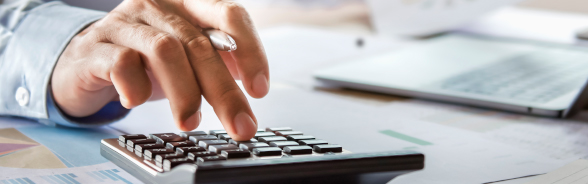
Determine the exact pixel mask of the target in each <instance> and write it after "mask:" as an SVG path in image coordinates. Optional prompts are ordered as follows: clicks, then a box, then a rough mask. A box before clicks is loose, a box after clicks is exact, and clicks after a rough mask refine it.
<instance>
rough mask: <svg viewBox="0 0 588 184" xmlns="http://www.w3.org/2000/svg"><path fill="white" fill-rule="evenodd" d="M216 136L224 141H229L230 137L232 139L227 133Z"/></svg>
mask: <svg viewBox="0 0 588 184" xmlns="http://www.w3.org/2000/svg"><path fill="white" fill-rule="evenodd" d="M218 138H219V139H222V140H225V141H229V140H231V139H232V138H231V136H230V135H229V134H220V135H219V136H218Z"/></svg>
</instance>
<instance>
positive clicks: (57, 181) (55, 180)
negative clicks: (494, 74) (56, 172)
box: [47, 175, 64, 184]
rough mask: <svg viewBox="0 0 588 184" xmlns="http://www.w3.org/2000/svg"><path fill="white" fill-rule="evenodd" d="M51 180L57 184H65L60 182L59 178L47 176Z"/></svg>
mask: <svg viewBox="0 0 588 184" xmlns="http://www.w3.org/2000/svg"><path fill="white" fill-rule="evenodd" d="M47 177H48V178H49V179H51V180H53V181H54V182H55V183H58V184H63V183H64V182H63V181H61V180H59V179H58V178H56V177H55V176H53V175H51V176H47Z"/></svg>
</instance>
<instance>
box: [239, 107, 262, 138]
mask: <svg viewBox="0 0 588 184" xmlns="http://www.w3.org/2000/svg"><path fill="white" fill-rule="evenodd" d="M255 132H257V124H255V122H254V121H253V119H251V116H249V114H247V113H245V112H240V113H239V114H237V116H235V133H237V134H238V135H240V136H247V135H248V134H252V133H255Z"/></svg>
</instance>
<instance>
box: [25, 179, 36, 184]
mask: <svg viewBox="0 0 588 184" xmlns="http://www.w3.org/2000/svg"><path fill="white" fill-rule="evenodd" d="M23 180H25V181H26V182H28V183H30V184H35V182H33V180H31V179H29V178H23Z"/></svg>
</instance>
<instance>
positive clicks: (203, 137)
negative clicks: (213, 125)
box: [190, 135, 218, 143]
mask: <svg viewBox="0 0 588 184" xmlns="http://www.w3.org/2000/svg"><path fill="white" fill-rule="evenodd" d="M217 139H218V138H217V137H216V136H214V135H199V136H190V141H192V142H195V143H198V142H199V141H203V140H217Z"/></svg>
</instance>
